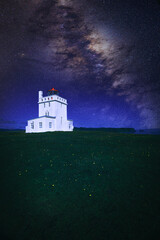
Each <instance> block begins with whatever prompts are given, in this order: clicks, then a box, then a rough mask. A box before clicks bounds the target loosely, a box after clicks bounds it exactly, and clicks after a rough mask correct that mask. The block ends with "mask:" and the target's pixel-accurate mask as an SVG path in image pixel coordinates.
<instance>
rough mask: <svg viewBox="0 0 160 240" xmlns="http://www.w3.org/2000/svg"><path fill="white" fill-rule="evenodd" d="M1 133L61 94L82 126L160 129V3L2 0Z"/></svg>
mask: <svg viewBox="0 0 160 240" xmlns="http://www.w3.org/2000/svg"><path fill="white" fill-rule="evenodd" d="M0 53H1V54H0V109H1V110H0V127H11V128H20V127H23V128H24V127H25V125H26V123H27V120H29V119H32V118H36V117H38V104H37V101H38V91H39V90H42V91H44V95H46V94H47V90H49V89H50V88H53V87H54V88H56V89H58V90H59V92H60V96H62V97H64V98H66V99H67V100H68V119H73V122H74V126H76V127H134V128H136V129H139V128H160V4H159V1H156V0H155V1H154V0H153V1H143V0H139V1H132V0H130V1H129V0H121V1H119V0H113V1H111V0H0Z"/></svg>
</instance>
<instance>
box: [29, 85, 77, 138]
mask: <svg viewBox="0 0 160 240" xmlns="http://www.w3.org/2000/svg"><path fill="white" fill-rule="evenodd" d="M38 105H39V117H38V118H35V119H31V120H28V125H27V126H26V133H40V132H54V131H73V128H74V127H73V121H72V120H67V105H68V104H67V100H66V99H64V98H62V97H60V96H59V92H58V91H57V90H56V89H54V88H52V89H50V90H49V91H48V96H46V97H43V92H42V91H39V98H38Z"/></svg>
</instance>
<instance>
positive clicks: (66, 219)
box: [0, 130, 160, 240]
mask: <svg viewBox="0 0 160 240" xmlns="http://www.w3.org/2000/svg"><path fill="white" fill-rule="evenodd" d="M0 154H1V156H0V161H1V162H0V171H1V173H0V176H1V195H0V239H1V240H7V239H8V240H9V239H16V240H20V239H21V240H23V239H25V240H72V239H77V240H93V239H96V240H102V239H104V240H143V239H144V240H146V239H151V240H153V239H158V235H159V222H160V186H159V185H160V177H159V175H160V135H157V136H156V135H134V134H123V133H106V132H103V131H95V132H94V131H90V132H87V131H78V130H77V131H74V132H71V133H69V132H68V133H67V132H66V133H63V132H55V133H44V134H25V133H23V132H0ZM159 237H160V236H159Z"/></svg>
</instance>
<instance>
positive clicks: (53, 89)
mask: <svg viewBox="0 0 160 240" xmlns="http://www.w3.org/2000/svg"><path fill="white" fill-rule="evenodd" d="M49 91H50V92H51V91H56V92H58V90H56V89H55V88H51V89H50V90H48V92H49Z"/></svg>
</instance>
